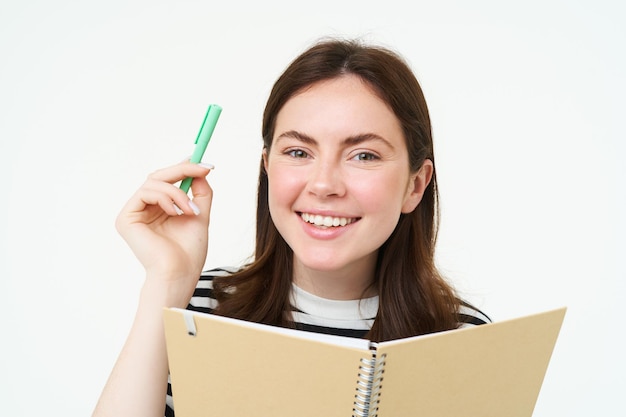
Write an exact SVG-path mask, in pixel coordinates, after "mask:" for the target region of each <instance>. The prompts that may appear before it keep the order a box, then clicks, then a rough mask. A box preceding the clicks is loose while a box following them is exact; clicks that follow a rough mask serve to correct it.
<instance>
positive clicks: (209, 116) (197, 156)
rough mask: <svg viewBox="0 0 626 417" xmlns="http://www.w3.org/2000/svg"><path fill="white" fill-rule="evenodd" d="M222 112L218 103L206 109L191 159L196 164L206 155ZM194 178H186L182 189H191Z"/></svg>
mask: <svg viewBox="0 0 626 417" xmlns="http://www.w3.org/2000/svg"><path fill="white" fill-rule="evenodd" d="M220 114H222V108H221V107H220V106H218V105H217V104H211V105H210V106H209V108H208V110H207V111H206V115H205V116H204V121H203V122H202V126H200V131H199V132H198V137H197V138H196V141H195V144H196V147H195V148H194V150H193V155H191V159H190V161H191V162H193V163H194V164H197V163H199V162H200V161H202V155H204V151H206V147H207V145H208V144H209V141H210V140H211V135H212V134H213V130H215V125H216V124H217V119H219V117H220ZM192 180H193V178H185V179H184V180H183V181H182V182H181V183H180V189H181V190H183V191H184V192H187V191H189V187H191V181H192Z"/></svg>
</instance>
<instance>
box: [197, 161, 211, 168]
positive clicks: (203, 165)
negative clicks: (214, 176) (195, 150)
mask: <svg viewBox="0 0 626 417" xmlns="http://www.w3.org/2000/svg"><path fill="white" fill-rule="evenodd" d="M198 165H200V166H201V167H204V168H206V169H215V165H213V164H207V163H204V162H200V163H199V164H198Z"/></svg>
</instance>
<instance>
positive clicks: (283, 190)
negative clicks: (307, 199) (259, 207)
mask: <svg viewBox="0 0 626 417" xmlns="http://www.w3.org/2000/svg"><path fill="white" fill-rule="evenodd" d="M267 180H268V201H269V206H270V211H274V210H276V209H278V208H279V207H280V206H283V205H285V204H292V203H293V201H294V200H295V198H296V197H297V195H298V190H299V189H300V188H301V186H300V184H299V180H298V178H297V177H296V176H295V175H292V174H290V173H289V172H285V170H277V169H271V170H270V171H269V173H268V177H267Z"/></svg>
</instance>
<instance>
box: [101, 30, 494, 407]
mask: <svg viewBox="0 0 626 417" xmlns="http://www.w3.org/2000/svg"><path fill="white" fill-rule="evenodd" d="M262 133H263V141H264V148H263V155H262V161H261V167H260V174H259V189H258V206H257V231H256V249H255V256H254V261H253V262H252V263H251V264H250V265H247V266H245V267H243V268H241V269H238V270H236V271H235V270H228V269H220V270H213V271H207V272H205V273H202V274H201V268H202V267H203V265H204V261H205V257H206V250H207V241H208V236H207V227H208V223H209V212H210V206H211V200H212V191H211V188H210V187H209V185H208V183H207V181H206V179H205V176H206V175H208V173H209V171H210V169H211V167H210V166H205V165H194V164H190V163H187V162H185V163H181V164H178V165H175V166H173V167H169V168H165V169H163V170H160V171H157V172H155V173H153V174H152V175H150V176H149V178H148V180H147V181H146V183H145V184H144V185H143V186H142V187H141V188H140V189H139V190H138V191H137V193H136V194H135V195H134V196H133V197H132V198H131V200H130V201H129V202H128V204H127V205H126V206H125V208H124V209H123V210H122V212H121V213H120V215H119V217H118V221H117V227H118V230H119V231H120V233H121V234H122V236H123V237H124V238H125V239H126V240H127V242H128V243H129V245H130V247H131V248H132V249H133V251H134V252H135V254H136V256H137V257H138V258H139V259H140V261H141V262H142V263H143V265H144V267H145V269H146V281H145V283H144V286H143V289H142V292H141V297H140V301H139V307H138V311H137V316H136V318H135V321H134V324H133V327H132V329H131V332H130V334H129V336H128V340H127V342H126V344H125V346H124V348H123V350H122V352H121V354H120V357H119V359H118V362H117V364H116V365H115V367H114V369H113V371H112V374H111V377H110V379H109V381H108V383H107V385H106V387H105V389H104V391H103V393H102V396H101V399H100V401H99V404H98V406H97V407H96V411H95V413H94V415H97V416H100V415H116V416H119V415H133V416H138V415H146V416H148V415H149V416H157V415H162V413H163V407H164V400H165V398H166V395H165V393H166V389H167V388H168V387H167V357H166V352H165V343H164V338H163V330H162V323H161V313H162V308H163V307H164V306H168V307H172V306H177V307H184V306H188V308H192V309H197V310H203V311H208V312H213V313H215V314H220V315H226V316H231V317H236V318H240V319H244V320H250V321H255V322H261V323H267V324H273V325H277V326H286V327H295V328H298V329H302V330H308V331H317V332H325V333H333V334H341V335H348V336H354V337H367V338H369V339H371V340H375V341H383V340H390V339H397V338H402V337H408V336H414V335H419V334H425V333H431V332H437V331H443V330H450V329H454V328H458V327H462V326H466V325H471V324H481V323H484V322H485V321H487V320H488V319H487V318H486V317H485V316H484V315H482V314H481V313H480V312H479V311H477V310H476V309H473V308H471V307H470V306H468V305H466V304H464V303H463V302H462V301H461V300H460V299H459V298H458V297H457V295H456V294H455V293H454V291H453V289H452V288H451V286H450V285H449V284H447V283H446V282H445V280H444V279H443V278H442V277H441V275H440V274H439V273H438V271H437V269H436V268H435V264H434V249H435V240H436V234H437V183H436V175H435V163H434V155H433V144H432V136H431V127H430V120H429V116H428V109H427V106H426V102H425V100H424V97H423V94H422V91H421V88H420V86H419V84H418V82H417V80H416V78H415V76H414V75H413V73H412V72H411V70H410V69H409V67H408V66H407V65H406V63H405V62H404V61H403V60H402V59H401V58H400V57H399V56H397V55H396V54H395V53H393V52H391V51H389V50H386V49H382V48H377V47H371V46H365V45H361V44H359V43H358V42H353V41H340V40H331V41H325V42H320V43H318V44H316V45H314V46H313V47H311V48H310V49H308V50H307V51H305V52H304V53H303V54H302V55H300V56H299V57H298V58H296V59H295V60H294V61H293V62H292V63H291V65H290V66H289V67H288V68H287V69H286V71H285V72H284V73H283V74H282V75H281V77H280V78H279V79H278V80H277V82H276V84H275V85H274V88H273V89H272V92H271V93H270V97H269V99H268V102H267V105H266V108H265V113H264V118H263V132H262ZM187 176H191V177H193V178H194V181H193V184H192V194H193V201H191V200H189V198H188V196H187V195H186V194H185V193H184V192H182V191H180V190H179V189H178V188H177V187H175V186H174V185H173V184H175V183H176V182H177V181H180V180H181V179H183V178H185V177H187ZM198 276H201V279H200V281H198ZM168 393H170V394H171V392H170V391H169V390H168ZM165 408H166V415H173V410H172V403H171V397H170V396H169V395H168V402H167V405H165Z"/></svg>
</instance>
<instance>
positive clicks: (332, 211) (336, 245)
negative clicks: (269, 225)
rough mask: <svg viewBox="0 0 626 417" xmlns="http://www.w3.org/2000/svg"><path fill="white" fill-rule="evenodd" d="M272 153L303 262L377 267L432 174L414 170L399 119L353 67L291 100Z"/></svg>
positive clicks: (284, 214)
mask: <svg viewBox="0 0 626 417" xmlns="http://www.w3.org/2000/svg"><path fill="white" fill-rule="evenodd" d="M264 157H265V168H266V171H267V174H268V179H269V191H268V192H269V209H270V213H271V216H272V220H273V221H274V224H275V225H276V227H277V229H278V231H279V232H280V234H281V235H282V236H283V238H284V239H285V241H286V242H287V243H288V244H289V246H290V247H291V248H292V250H293V252H294V255H295V258H294V262H295V267H296V270H303V269H304V270H307V271H325V272H329V271H332V272H345V273H363V274H367V275H369V276H371V274H372V272H373V269H374V266H375V263H376V254H377V251H378V248H379V247H380V246H381V245H382V244H383V243H384V242H385V240H387V238H388V237H389V236H390V234H391V233H392V232H393V230H394V228H395V226H396V224H397V222H398V218H399V216H400V213H401V212H410V211H412V210H413V209H414V208H415V207H416V206H417V204H418V203H419V201H420V199H421V196H422V193H423V191H424V188H425V186H426V185H427V182H428V181H429V179H430V171H429V168H430V167H426V169H422V170H420V172H419V173H411V172H410V170H409V161H408V153H407V147H406V143H405V139H404V135H403V132H402V128H401V126H400V122H399V121H398V119H397V118H396V116H395V115H394V113H393V112H392V111H391V109H390V108H389V107H388V106H387V105H386V104H385V102H384V101H382V100H381V99H380V98H379V97H378V96H377V95H376V94H374V93H373V91H372V90H371V89H370V88H369V87H368V86H367V85H366V84H364V83H363V82H362V81H361V79H360V78H358V77H356V76H353V75H349V76H342V77H339V78H335V79H332V80H329V81H324V82H320V83H317V84H314V85H313V86H312V87H310V88H309V89H306V90H305V91H304V92H302V93H300V94H297V95H296V96H294V97H292V98H291V99H290V100H289V101H287V103H286V104H285V105H284V106H283V108H282V109H281V110H280V112H279V113H278V117H277V120H276V128H275V133H274V138H273V142H272V147H271V150H270V151H269V153H268V154H267V155H264ZM424 171H426V173H424ZM426 177H427V178H426Z"/></svg>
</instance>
